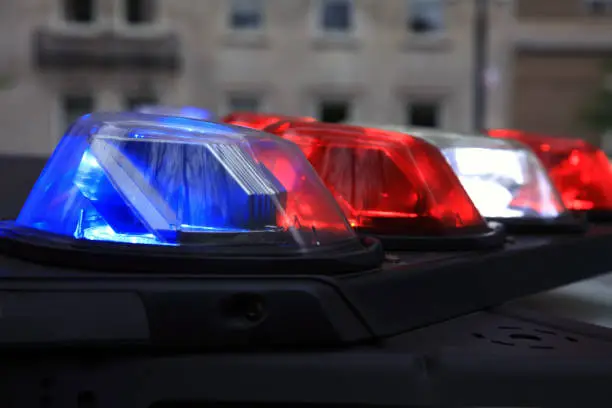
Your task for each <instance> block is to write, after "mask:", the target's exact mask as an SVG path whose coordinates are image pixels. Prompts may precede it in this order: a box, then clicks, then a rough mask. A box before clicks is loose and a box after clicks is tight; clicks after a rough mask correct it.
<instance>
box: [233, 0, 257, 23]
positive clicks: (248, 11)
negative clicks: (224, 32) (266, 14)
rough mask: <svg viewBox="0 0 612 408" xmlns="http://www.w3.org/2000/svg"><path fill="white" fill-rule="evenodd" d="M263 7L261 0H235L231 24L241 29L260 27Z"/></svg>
mask: <svg viewBox="0 0 612 408" xmlns="http://www.w3.org/2000/svg"><path fill="white" fill-rule="evenodd" d="M262 8H263V4H262V2H261V0H233V1H232V4H231V13H230V25H231V26H232V28H235V29H239V30H245V29H257V28H259V27H260V26H261V24H262V21H263V16H262Z"/></svg>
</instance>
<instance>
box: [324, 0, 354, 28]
mask: <svg viewBox="0 0 612 408" xmlns="http://www.w3.org/2000/svg"><path fill="white" fill-rule="evenodd" d="M321 1H322V6H323V8H322V16H321V19H322V21H321V24H322V26H323V30H325V31H348V30H350V29H351V26H352V19H353V13H352V12H353V7H352V6H353V3H352V2H351V1H350V0H321Z"/></svg>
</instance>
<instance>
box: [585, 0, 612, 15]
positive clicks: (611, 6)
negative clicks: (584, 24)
mask: <svg viewBox="0 0 612 408" xmlns="http://www.w3.org/2000/svg"><path fill="white" fill-rule="evenodd" d="M586 7H587V10H588V12H589V14H593V15H603V14H609V13H610V12H612V1H610V0H587V2H586Z"/></svg>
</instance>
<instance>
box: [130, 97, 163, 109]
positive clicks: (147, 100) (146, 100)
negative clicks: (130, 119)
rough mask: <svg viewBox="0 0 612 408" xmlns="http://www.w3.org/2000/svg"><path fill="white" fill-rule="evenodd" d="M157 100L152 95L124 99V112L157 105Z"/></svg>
mask: <svg viewBox="0 0 612 408" xmlns="http://www.w3.org/2000/svg"><path fill="white" fill-rule="evenodd" d="M158 103H159V100H158V99H157V97H156V96H154V95H136V96H128V97H127V98H125V101H124V107H125V109H126V110H134V109H136V108H138V107H140V106H144V105H157V104H158Z"/></svg>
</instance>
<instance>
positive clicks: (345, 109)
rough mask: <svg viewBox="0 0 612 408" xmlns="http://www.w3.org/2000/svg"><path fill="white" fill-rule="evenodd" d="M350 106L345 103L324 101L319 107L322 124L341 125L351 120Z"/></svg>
mask: <svg viewBox="0 0 612 408" xmlns="http://www.w3.org/2000/svg"><path fill="white" fill-rule="evenodd" d="M349 110H350V106H349V103H348V102H343V101H323V102H321V104H320V105H319V120H321V122H329V123H340V122H345V121H347V120H348V119H349Z"/></svg>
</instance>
